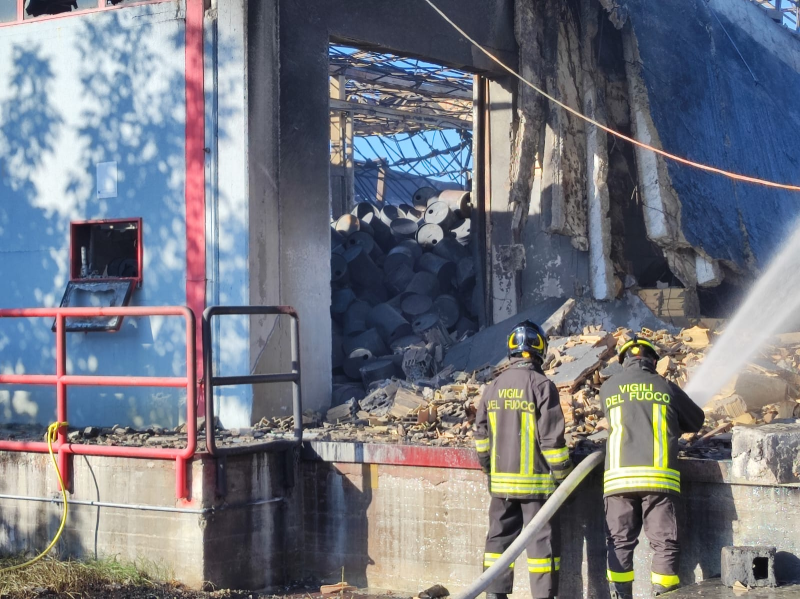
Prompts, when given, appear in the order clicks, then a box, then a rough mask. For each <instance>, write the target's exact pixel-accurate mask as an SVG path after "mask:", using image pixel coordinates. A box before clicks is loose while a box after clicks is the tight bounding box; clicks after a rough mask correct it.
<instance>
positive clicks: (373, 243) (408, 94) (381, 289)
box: [329, 44, 481, 406]
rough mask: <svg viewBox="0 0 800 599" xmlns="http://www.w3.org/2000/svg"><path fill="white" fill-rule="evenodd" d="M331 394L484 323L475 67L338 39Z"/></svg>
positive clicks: (411, 371)
mask: <svg viewBox="0 0 800 599" xmlns="http://www.w3.org/2000/svg"><path fill="white" fill-rule="evenodd" d="M329 59H330V67H329V76H330V116H331V120H330V131H331V138H330V139H331V143H330V158H331V163H330V198H331V202H330V216H331V323H332V324H331V326H332V339H333V347H332V358H333V363H332V365H333V372H332V376H333V398H332V406H337V405H340V404H342V403H344V402H346V401H349V400H350V399H352V398H354V397H355V398H356V399H361V398H363V397H364V395H365V394H366V393H367V392H368V391H369V387H370V385H371V384H372V383H375V382H377V381H383V380H386V379H389V378H391V377H393V376H396V377H400V378H407V379H410V380H421V379H424V378H426V377H432V376H435V375H436V373H437V372H438V370H439V368H441V364H442V356H443V353H444V352H445V351H446V350H447V348H448V347H450V346H451V345H452V344H453V343H456V342H458V341H459V340H460V339H463V338H465V337H467V336H469V335H470V334H472V333H473V332H475V331H476V330H477V328H478V317H477V314H478V310H479V306H478V304H479V302H480V299H479V293H478V292H477V288H476V280H477V276H478V273H479V272H480V271H481V269H480V267H479V266H478V265H476V259H477V260H478V261H479V260H480V259H479V258H478V255H477V252H475V251H474V249H475V243H474V240H475V239H476V237H477V231H476V228H477V227H476V226H475V224H474V222H473V221H475V216H476V214H475V213H476V212H477V210H476V209H474V206H473V198H472V181H473V176H472V173H473V155H472V154H473V134H472V119H473V85H474V77H473V75H471V74H469V73H466V72H464V71H460V70H455V69H452V68H448V67H444V66H441V65H436V64H432V63H429V62H426V61H424V60H420V59H417V58H405V57H400V56H397V55H394V54H389V53H385V52H381V51H376V50H374V49H364V48H354V47H350V46H346V45H340V44H331V46H330V53H329Z"/></svg>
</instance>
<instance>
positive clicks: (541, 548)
mask: <svg viewBox="0 0 800 599" xmlns="http://www.w3.org/2000/svg"><path fill="white" fill-rule="evenodd" d="M544 501H545V500H543V499H528V500H518V499H500V498H498V497H492V501H491V503H490V504H489V533H488V534H487V535H486V550H485V553H484V556H483V567H484V570H485V569H486V568H488V567H489V566H491V565H492V564H493V563H494V562H495V561H497V558H499V557H500V556H501V555H502V554H503V552H504V551H505V550H506V549H508V547H509V545H511V543H513V542H514V540H515V539H516V538H517V536H519V533H520V531H522V528H523V527H524V526H526V525H527V524H528V522H530V521H531V519H532V518H533V517H534V516H535V515H536V514H537V513H538V512H539V510H540V509H541V508H542V506H543V505H544ZM527 553H528V562H527V564H528V573H529V575H530V582H531V596H532V597H533V599H551V598H552V597H555V596H556V595H557V594H558V570H559V566H560V562H561V528H560V526H559V523H558V514H556V515H555V516H554V517H553V518H552V519H551V520H550V522H547V523H545V525H544V526H543V527H542V528H541V530H539V532H537V533H536V534H535V535H534V537H533V538H532V539H531V541H530V543H528V547H527ZM513 590H514V564H511V566H510V567H509V568H508V570H507V571H506V572H504V573H502V574H500V576H498V577H497V578H495V579H494V581H492V583H491V585H489V588H487V589H486V592H487V593H511V592H513Z"/></svg>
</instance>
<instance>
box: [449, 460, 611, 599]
mask: <svg viewBox="0 0 800 599" xmlns="http://www.w3.org/2000/svg"><path fill="white" fill-rule="evenodd" d="M604 458H605V452H602V451H600V452H596V453H593V454H591V455H590V456H589V457H587V458H586V459H585V460H583V461H582V462H581V463H580V464H578V466H577V467H576V468H575V470H573V471H572V473H571V474H570V475H569V476H568V477H567V478H566V479H565V480H564V482H563V483H561V484H560V485H559V486H558V488H557V489H556V492H555V493H553V494H552V495H551V496H550V499H548V500H547V501H546V502H545V504H544V505H543V506H542V509H540V510H539V512H538V513H537V514H536V515H535V516H534V517H533V519H532V520H531V521H530V522H529V523H528V526H526V527H525V528H524V529H522V532H520V533H519V536H518V537H517V538H516V540H515V541H514V542H513V543H511V545H510V546H509V547H508V549H506V550H505V552H504V553H503V555H501V556H500V557H499V558H497V561H496V562H495V563H494V564H492V565H491V566H490V567H489V568H487V569H486V571H484V573H483V574H481V575H480V576H479V577H478V578H476V579H475V581H474V582H473V583H472V584H471V585H469V586H468V587H467V588H466V589H464V590H463V591H461V592H460V593H459V594H458V595H456V596H455V597H454V598H453V599H475V597H477V596H478V595H480V594H481V593H482V592H483V591H485V590H486V588H487V587H488V586H489V584H490V583H491V582H492V581H493V580H494V579H495V578H497V577H498V576H499V575H500V574H501V573H502V572H505V571H506V570H507V568H508V567H509V566H510V565H511V564H513V563H514V561H515V560H516V559H517V557H519V554H520V553H522V551H523V550H524V549H525V548H526V547H527V546H528V542H529V541H530V540H531V538H532V537H533V535H534V534H536V533H537V532H538V531H539V529H540V528H541V527H542V526H543V525H544V524H545V523H547V521H548V520H550V518H552V517H553V516H554V515H555V513H556V512H557V511H558V509H559V508H560V507H561V505H562V504H563V503H564V501H566V499H567V497H569V495H570V494H571V493H572V492H573V491H574V490H575V489H576V488H577V487H578V485H579V484H580V483H581V481H583V479H584V478H586V475H587V474H589V472H591V471H592V470H593V469H594V468H595V467H596V466H598V465H599V464H601V463H602V462H603V459H604Z"/></svg>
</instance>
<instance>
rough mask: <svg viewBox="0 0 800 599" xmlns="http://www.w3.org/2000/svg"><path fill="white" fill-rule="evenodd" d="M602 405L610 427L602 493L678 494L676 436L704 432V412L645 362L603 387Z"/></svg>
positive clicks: (630, 364) (631, 362)
mask: <svg viewBox="0 0 800 599" xmlns="http://www.w3.org/2000/svg"><path fill="white" fill-rule="evenodd" d="M600 401H601V402H602V404H603V410H604V411H605V413H606V417H607V418H608V425H609V436H608V447H607V448H606V473H605V480H604V489H603V491H604V494H605V495H619V494H622V493H629V492H633V491H648V492H661V493H675V494H680V492H681V475H680V473H679V472H678V470H677V469H676V462H677V459H678V437H679V436H680V435H681V434H682V433H689V432H692V433H695V432H697V431H699V430H700V428H701V427H702V426H703V421H704V420H705V414H704V413H703V410H702V409H701V408H699V407H698V406H697V405H696V404H695V403H694V402H693V401H692V400H691V399H690V398H689V396H688V395H686V393H684V392H683V390H682V389H681V388H680V387H678V386H677V385H676V384H674V383H672V382H670V381H668V380H666V379H664V378H662V377H661V376H659V375H658V374H656V372H655V371H654V370H653V363H652V361H650V360H646V359H641V358H632V359H630V358H629V359H628V361H627V362H626V363H625V368H624V369H623V371H622V372H621V373H619V374H616V375H614V376H612V377H611V378H610V379H608V380H607V381H606V382H605V383H603V386H602V387H601V388H600Z"/></svg>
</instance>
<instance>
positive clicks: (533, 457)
mask: <svg viewBox="0 0 800 599" xmlns="http://www.w3.org/2000/svg"><path fill="white" fill-rule="evenodd" d="M475 448H476V449H477V451H478V459H479V460H480V463H481V468H482V469H483V471H484V472H486V473H488V474H489V491H490V493H491V495H492V497H498V498H501V499H511V498H513V499H541V498H547V497H548V496H549V495H550V494H551V493H553V491H555V487H556V483H557V482H558V483H560V482H561V481H562V480H564V478H566V476H567V475H568V474H569V473H570V471H571V470H572V462H571V461H570V458H569V451H568V450H567V447H566V444H565V443H564V413H563V412H562V411H561V403H560V402H559V397H558V390H557V389H556V386H555V385H554V384H553V383H552V381H550V379H548V378H547V377H546V376H545V375H544V374H543V373H542V370H541V368H540V367H539V366H538V365H536V364H533V363H532V362H530V361H528V360H523V359H521V358H516V359H512V360H511V366H510V367H509V369H508V370H506V371H505V372H503V373H502V374H501V375H500V376H499V377H498V378H497V379H495V380H494V381H493V382H492V383H490V384H489V385H488V386H487V387H486V389H485V391H484V393H483V396H482V397H481V400H480V403H479V404H478V414H477V416H476V417H475ZM554 479H555V480H554Z"/></svg>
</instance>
